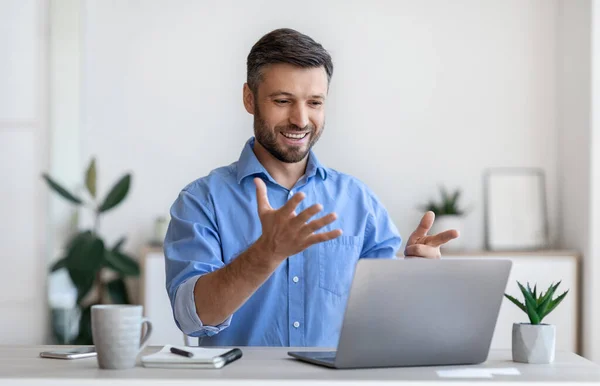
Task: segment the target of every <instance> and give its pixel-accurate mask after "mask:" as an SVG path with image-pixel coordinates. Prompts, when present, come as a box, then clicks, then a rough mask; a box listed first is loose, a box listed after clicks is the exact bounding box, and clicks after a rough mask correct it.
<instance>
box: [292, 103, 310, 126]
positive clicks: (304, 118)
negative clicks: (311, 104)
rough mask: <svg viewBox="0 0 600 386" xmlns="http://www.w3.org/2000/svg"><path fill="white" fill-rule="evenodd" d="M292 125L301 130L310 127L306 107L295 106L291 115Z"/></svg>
mask: <svg viewBox="0 0 600 386" xmlns="http://www.w3.org/2000/svg"><path fill="white" fill-rule="evenodd" d="M290 123H291V124H293V125H296V126H298V127H300V128H305V127H306V126H308V111H307V110H306V107H304V106H295V107H294V109H293V110H292V114H291V115H290Z"/></svg>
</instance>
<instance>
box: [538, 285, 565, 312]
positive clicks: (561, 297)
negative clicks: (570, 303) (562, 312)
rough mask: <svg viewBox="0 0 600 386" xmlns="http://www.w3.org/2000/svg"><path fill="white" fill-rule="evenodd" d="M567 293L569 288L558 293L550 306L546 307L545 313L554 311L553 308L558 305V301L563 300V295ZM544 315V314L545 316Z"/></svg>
mask: <svg viewBox="0 0 600 386" xmlns="http://www.w3.org/2000/svg"><path fill="white" fill-rule="evenodd" d="M568 293H569V290H566V291H565V292H563V293H562V294H561V295H559V296H558V297H557V298H556V299H554V300H553V301H552V302H551V303H550V306H549V307H548V309H547V310H546V315H548V314H550V313H551V312H552V311H554V309H555V308H556V306H558V305H559V304H560V302H562V301H563V299H564V298H565V296H567V294H568ZM546 315H544V316H546Z"/></svg>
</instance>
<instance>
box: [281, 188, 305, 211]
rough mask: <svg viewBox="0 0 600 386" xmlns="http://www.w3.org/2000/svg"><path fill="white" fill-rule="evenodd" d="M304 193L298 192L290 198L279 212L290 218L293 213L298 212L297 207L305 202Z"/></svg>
mask: <svg viewBox="0 0 600 386" xmlns="http://www.w3.org/2000/svg"><path fill="white" fill-rule="evenodd" d="M304 197H305V195H304V193H302V192H298V193H296V194H294V195H293V196H292V198H290V199H289V200H288V201H287V202H286V203H285V205H284V206H282V207H281V208H279V211H280V212H281V214H282V215H283V216H289V215H290V214H291V213H293V212H294V210H296V207H297V206H298V204H299V203H300V202H302V200H304Z"/></svg>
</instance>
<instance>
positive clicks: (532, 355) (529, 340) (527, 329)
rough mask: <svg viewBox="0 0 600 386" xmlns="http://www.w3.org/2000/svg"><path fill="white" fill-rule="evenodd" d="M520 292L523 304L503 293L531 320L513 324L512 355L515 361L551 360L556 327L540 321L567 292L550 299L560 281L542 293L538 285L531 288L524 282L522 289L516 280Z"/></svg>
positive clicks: (538, 361)
mask: <svg viewBox="0 0 600 386" xmlns="http://www.w3.org/2000/svg"><path fill="white" fill-rule="evenodd" d="M517 284H518V285H519V289H520V290H521V292H522V293H523V297H524V298H525V303H521V302H520V301H519V300H517V299H515V298H514V297H512V296H510V295H508V294H504V296H505V297H506V298H507V299H508V300H510V301H511V302H513V303H514V304H515V305H516V306H517V307H519V308H520V309H521V310H522V311H523V312H525V313H526V314H527V316H528V317H529V321H530V323H514V324H513V329H512V357H513V361H515V362H522V363H552V362H553V361H554V353H555V350H556V327H555V326H554V325H551V324H545V323H542V320H543V319H544V318H545V317H546V316H548V314H549V313H551V312H552V311H554V309H555V308H556V307H557V306H558V305H559V304H560V302H562V301H563V299H564V298H565V296H567V293H569V291H568V290H567V291H565V292H563V293H562V294H561V295H559V296H557V297H556V298H553V296H554V293H555V292H556V289H557V288H558V286H559V285H560V281H559V282H558V283H556V284H554V283H552V284H551V285H550V287H549V288H548V290H547V291H546V292H545V293H543V292H541V291H540V293H538V292H537V285H535V286H534V287H533V290H532V289H531V287H530V286H529V283H527V288H525V287H524V286H523V285H522V284H521V283H519V282H518V281H517Z"/></svg>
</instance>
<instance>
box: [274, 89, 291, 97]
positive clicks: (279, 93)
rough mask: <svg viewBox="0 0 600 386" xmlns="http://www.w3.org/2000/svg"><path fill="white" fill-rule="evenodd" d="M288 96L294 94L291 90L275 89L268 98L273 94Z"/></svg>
mask: <svg viewBox="0 0 600 386" xmlns="http://www.w3.org/2000/svg"><path fill="white" fill-rule="evenodd" d="M281 95H283V96H289V97H293V96H294V94H292V93H291V92H287V91H281V90H277V91H275V92H272V93H271V94H269V98H272V97H275V96H281Z"/></svg>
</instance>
